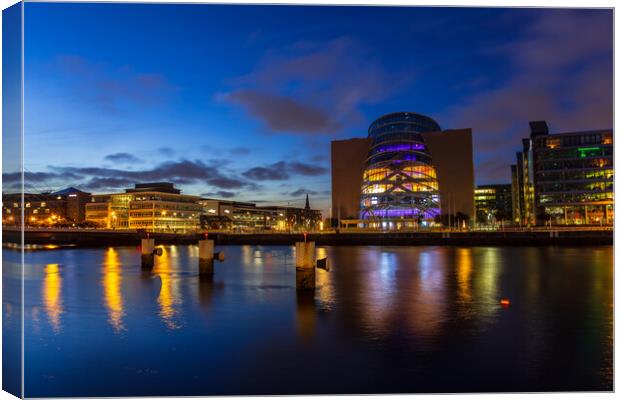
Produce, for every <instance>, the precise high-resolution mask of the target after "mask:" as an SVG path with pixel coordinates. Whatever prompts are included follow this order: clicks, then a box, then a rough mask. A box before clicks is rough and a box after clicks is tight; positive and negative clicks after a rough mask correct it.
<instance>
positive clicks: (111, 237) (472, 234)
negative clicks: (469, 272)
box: [2, 227, 613, 247]
mask: <svg viewBox="0 0 620 400" xmlns="http://www.w3.org/2000/svg"><path fill="white" fill-rule="evenodd" d="M2 233H3V243H8V244H9V245H10V244H13V246H14V245H15V244H18V243H20V242H21V231H20V230H19V229H15V228H4V229H3V232H2ZM149 235H150V237H151V238H153V239H155V243H156V244H195V243H197V241H198V240H199V239H200V238H202V237H203V236H204V233H192V234H174V233H150V234H149ZM144 236H145V233H144V232H137V231H130V230H95V229H57V228H34V229H27V230H26V231H25V233H24V238H25V243H26V246H27V247H28V246H33V247H37V246H42V245H72V246H77V247H100V246H137V245H139V244H140V239H141V238H143V237H144ZM209 238H210V239H213V240H215V243H216V244H219V245H293V244H294V243H295V242H299V241H303V240H304V234H303V232H291V233H282V232H270V233H266V232H252V233H232V232H209ZM307 240H311V241H314V242H316V244H317V245H345V246H348V245H399V246H416V245H448V246H450V245H455V246H512V245H516V246H519V245H526V246H532V245H535V246H536V245H541V246H545V245H567V246H575V245H611V244H613V230H612V229H610V228H607V229H605V228H595V227H589V228H580V229H576V228H551V229H549V228H547V229H543V228H536V229H506V230H498V231H482V230H475V231H470V230H461V231H449V230H436V231H370V230H368V231H366V230H348V231H344V230H341V231H338V232H336V231H320V232H309V233H308V235H307Z"/></svg>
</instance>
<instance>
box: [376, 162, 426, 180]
mask: <svg viewBox="0 0 620 400" xmlns="http://www.w3.org/2000/svg"><path fill="white" fill-rule="evenodd" d="M399 172H402V174H404V175H407V176H408V177H411V178H414V179H424V178H431V179H435V178H437V175H436V172H435V168H433V167H431V166H427V165H415V166H407V167H405V168H403V169H402V170H400V171H399ZM392 173H394V170H393V169H390V168H370V169H367V170H366V171H364V181H365V182H376V181H382V180H385V179H386V178H387V177H388V176H389V175H390V174H392ZM389 180H392V181H393V180H397V175H393V176H392V177H390V179H389Z"/></svg>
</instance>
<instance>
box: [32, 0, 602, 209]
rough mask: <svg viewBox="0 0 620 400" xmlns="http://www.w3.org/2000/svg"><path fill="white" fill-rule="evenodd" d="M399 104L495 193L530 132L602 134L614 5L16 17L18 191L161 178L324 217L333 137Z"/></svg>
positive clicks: (48, 7)
mask: <svg viewBox="0 0 620 400" xmlns="http://www.w3.org/2000/svg"><path fill="white" fill-rule="evenodd" d="M405 110H406V111H414V112H418V113H422V114H426V115H429V116H431V117H433V118H434V119H435V120H436V121H437V122H438V123H439V124H440V126H441V127H442V128H443V129H449V128H464V127H468V128H472V129H473V132H474V158H475V176H476V182H477V183H479V184H482V183H504V182H506V183H507V182H509V179H510V173H509V171H510V170H509V165H510V164H511V163H513V162H514V152H515V151H517V150H519V147H520V138H521V137H524V136H525V135H527V133H528V125H527V123H528V121H530V120H537V119H546V120H547V121H548V123H549V126H550V128H551V130H552V132H560V131H571V130H579V129H603V128H610V127H611V126H612V12H611V11H610V10H553V9H502V8H496V9H485V8H469V9H468V8H415V7H392V8H387V7H336V6H245V5H207V4H198V5H184V4H171V5H164V4H110V3H99V4H98V3H92V4H53V3H27V4H26V7H25V135H26V139H25V146H26V150H25V168H26V171H27V172H28V173H30V174H31V175H30V178H31V179H30V181H29V182H27V183H26V185H27V186H30V187H31V188H32V189H31V190H35V189H41V190H44V189H60V188H62V187H66V186H76V187H78V188H81V189H84V190H88V191H91V192H96V193H97V192H108V191H118V190H121V189H122V188H125V187H129V186H130V185H131V184H132V183H133V182H135V181H140V180H142V181H150V180H170V181H173V182H177V186H179V187H180V188H181V189H183V191H184V193H188V194H203V195H205V196H211V197H228V198H235V199H239V200H259V201H274V202H279V203H280V204H282V203H284V204H286V203H290V204H291V205H303V199H304V198H305V193H310V199H311V202H312V205H313V206H314V207H317V208H321V209H323V210H327V209H328V207H329V203H330V194H329V193H330V175H329V142H330V140H333V139H335V138H349V137H361V136H365V135H366V133H367V127H368V125H369V123H370V122H371V121H372V120H374V119H375V118H377V117H379V116H381V115H382V114H385V113H388V112H394V111H405ZM455 151H458V149H455Z"/></svg>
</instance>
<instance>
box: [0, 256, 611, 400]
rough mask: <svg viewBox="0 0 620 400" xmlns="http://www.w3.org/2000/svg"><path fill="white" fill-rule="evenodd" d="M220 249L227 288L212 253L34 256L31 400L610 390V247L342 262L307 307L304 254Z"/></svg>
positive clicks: (29, 269)
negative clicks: (208, 269) (150, 259)
mask: <svg viewBox="0 0 620 400" xmlns="http://www.w3.org/2000/svg"><path fill="white" fill-rule="evenodd" d="M221 249H222V250H224V252H225V253H226V260H225V262H223V263H216V265H215V275H214V277H213V279H212V280H208V279H201V278H200V277H199V276H198V247H197V246H164V253H163V255H162V256H161V257H157V258H156V265H155V267H154V269H153V270H152V272H143V271H142V270H141V267H140V253H139V250H138V249H136V248H135V247H118V248H101V249H71V248H69V249H53V250H43V251H34V252H28V253H26V255H25V259H26V265H25V271H24V275H25V281H24V290H25V292H24V297H25V306H24V327H25V337H24V344H25V367H24V374H25V388H26V389H25V390H26V393H25V394H26V396H27V397H46V396H54V397H56V396H81V397H86V396H89V397H90V396H137V395H142V396H144V395H217V394H303V393H412V392H414V393H419V392H481V391H482V392H484V391H528V392H530V391H568V390H612V389H613V248H612V247H611V246H604V247H579V248H568V247H432V246H429V247H385V246H382V247H378V246H377V247H373V246H360V247H353V246H351V247H329V246H328V247H322V248H318V249H317V252H318V253H319V256H320V257H322V256H327V257H328V258H329V260H330V263H331V271H329V272H326V271H323V270H317V289H316V291H315V292H311V293H309V294H308V293H305V294H300V293H297V291H296V290H295V266H294V261H295V258H294V252H295V249H294V247H288V246H282V247H277V246H270V247H267V246H224V247H221ZM4 253H5V254H4V255H3V258H4V267H3V288H4V297H5V299H10V298H11V296H13V297H14V296H15V295H17V294H19V292H18V288H19V286H20V285H19V275H20V274H19V268H18V265H19V259H20V257H21V255H20V253H18V252H15V251H11V250H7V249H5V250H4ZM504 297H506V298H508V299H509V300H510V305H509V306H507V307H505V306H502V305H501V304H500V299H501V298H504ZM16 308H18V306H17V305H16V304H14V303H13V304H11V302H10V301H6V302H5V304H4V307H3V317H4V324H5V327H6V328H7V329H9V330H10V329H11V327H15V326H18V324H19V321H18V320H17V319H18V317H19V312H16ZM5 334H6V333H5ZM18 350H19V349H8V351H9V352H17V351H18ZM5 351H7V349H6V348H5Z"/></svg>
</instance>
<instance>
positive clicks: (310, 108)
mask: <svg viewBox="0 0 620 400" xmlns="http://www.w3.org/2000/svg"><path fill="white" fill-rule="evenodd" d="M395 81H396V80H395V79H389V78H388V75H387V74H386V72H385V71H384V68H383V66H382V65H381V64H380V63H379V62H378V61H377V58H375V57H373V54H372V53H371V52H369V51H368V49H366V48H365V46H364V45H362V44H360V43H358V42H356V41H354V40H352V39H351V38H348V37H341V38H336V39H333V40H329V41H324V42H298V43H294V44H293V45H291V46H288V47H284V48H281V49H278V50H272V51H268V52H266V55H265V57H264V58H263V60H262V61H261V62H260V63H259V64H258V65H257V66H256V68H255V69H254V70H253V71H252V72H250V73H249V74H247V75H245V76H241V77H238V78H236V79H234V80H232V85H233V86H234V88H233V89H232V90H230V91H229V92H227V93H220V94H219V96H218V97H217V98H218V99H220V100H223V101H226V102H229V103H231V104H234V105H238V106H241V107H242V108H244V109H245V110H246V111H247V112H248V113H249V114H250V115H251V116H253V117H255V118H256V119H258V120H259V121H261V122H262V123H263V124H264V126H265V128H266V129H267V130H268V131H269V132H271V133H286V134H332V135H333V134H334V133H338V132H339V131H341V130H342V128H343V127H345V126H347V125H350V124H351V123H355V122H356V121H357V122H359V121H361V120H363V117H362V114H361V112H360V108H361V107H362V106H364V105H368V104H375V103H378V102H380V101H382V100H384V99H385V98H386V97H387V96H389V95H390V94H391V93H393V92H394V91H396V90H398V89H400V88H401V87H402V85H398V86H397V85H396V83H395Z"/></svg>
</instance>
